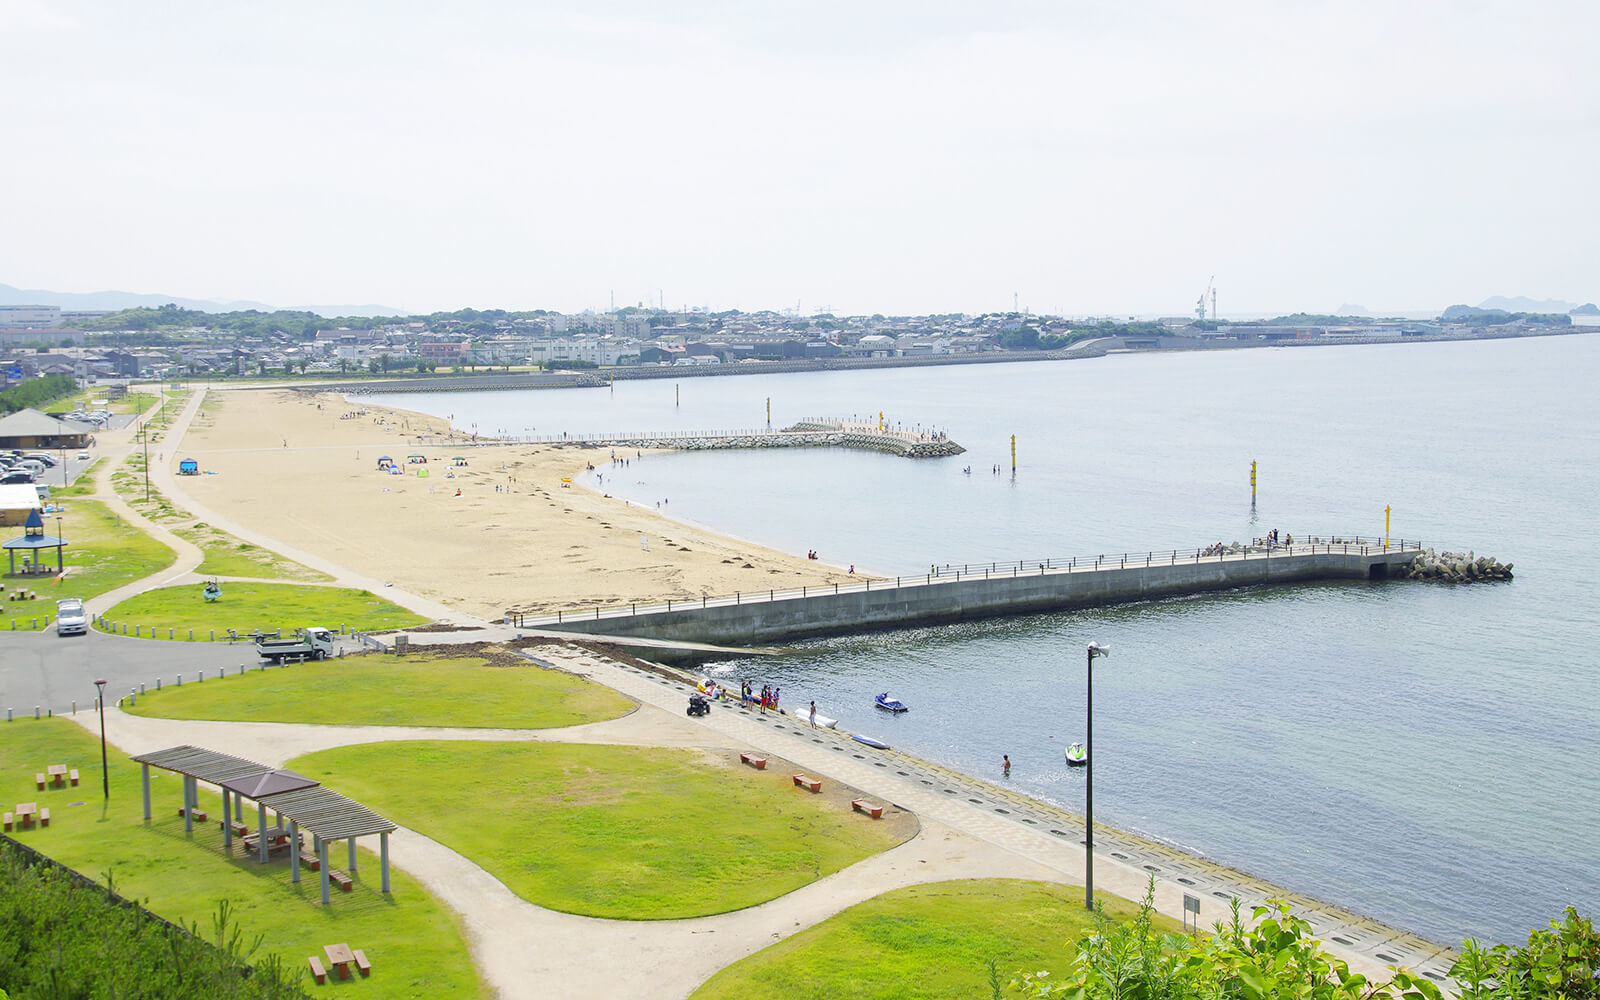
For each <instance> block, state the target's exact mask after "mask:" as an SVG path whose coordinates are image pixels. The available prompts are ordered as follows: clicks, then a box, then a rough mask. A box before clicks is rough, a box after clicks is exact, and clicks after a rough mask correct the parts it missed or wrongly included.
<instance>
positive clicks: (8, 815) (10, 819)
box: [6, 813, 13, 833]
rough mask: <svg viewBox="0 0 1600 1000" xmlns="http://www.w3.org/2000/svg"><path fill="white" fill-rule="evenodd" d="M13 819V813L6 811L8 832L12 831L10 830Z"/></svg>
mask: <svg viewBox="0 0 1600 1000" xmlns="http://www.w3.org/2000/svg"><path fill="white" fill-rule="evenodd" d="M12 821H13V820H12V816H11V814H10V813H6V832H7V833H10V832H11V824H12Z"/></svg>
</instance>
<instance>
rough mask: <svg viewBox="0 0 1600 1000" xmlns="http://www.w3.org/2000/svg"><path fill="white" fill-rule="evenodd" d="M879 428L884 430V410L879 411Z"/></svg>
mask: <svg viewBox="0 0 1600 1000" xmlns="http://www.w3.org/2000/svg"><path fill="white" fill-rule="evenodd" d="M878 430H880V431H881V430H883V411H882V410H879V411H878Z"/></svg>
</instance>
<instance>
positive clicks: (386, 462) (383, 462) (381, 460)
mask: <svg viewBox="0 0 1600 1000" xmlns="http://www.w3.org/2000/svg"><path fill="white" fill-rule="evenodd" d="M393 464H394V459H392V458H390V457H389V456H388V455H379V456H378V468H379V469H387V468H388V467H389V466H391V465H393Z"/></svg>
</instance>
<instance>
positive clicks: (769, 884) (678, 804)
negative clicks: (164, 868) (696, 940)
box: [288, 741, 910, 920]
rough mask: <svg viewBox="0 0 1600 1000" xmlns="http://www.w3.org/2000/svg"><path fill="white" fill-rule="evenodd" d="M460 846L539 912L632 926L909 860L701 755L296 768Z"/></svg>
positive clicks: (338, 756) (772, 781)
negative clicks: (872, 864)
mask: <svg viewBox="0 0 1600 1000" xmlns="http://www.w3.org/2000/svg"><path fill="white" fill-rule="evenodd" d="M288 766H289V767H290V768H292V769H293V770H295V771H298V772H299V773H301V774H305V775H307V776H310V777H313V778H317V779H319V780H322V781H326V782H328V783H329V784H331V785H333V786H334V787H336V788H339V789H341V790H344V791H345V792H346V793H347V794H349V795H350V796H351V797H353V798H355V799H357V800H359V801H361V802H363V803H365V804H367V805H370V806H371V807H372V808H374V809H377V810H378V811H379V812H381V813H383V814H384V815H386V816H388V817H390V818H392V819H394V820H395V821H396V822H398V823H400V824H401V825H403V826H405V827H407V828H409V829H412V830H416V831H418V832H419V833H423V834H426V835H427V836H429V837H432V838H434V839H435V840H438V841H439V842H441V843H443V844H445V845H447V846H449V847H450V848H452V849H453V850H455V851H457V852H459V853H460V854H462V855H464V856H465V857H467V858H470V859H471V860H472V861H474V862H475V863H477V864H478V865H480V866H481V867H483V868H484V869H485V870H486V871H488V872H489V873H490V874H492V875H494V876H495V877H496V878H498V879H500V880H501V881H502V882H504V883H505V884H506V885H507V886H508V887H509V888H510V889H511V891H512V892H514V893H516V894H517V895H519V896H521V897H522V898H524V899H526V900H528V901H530V902H533V903H537V904H538V905H540V906H543V907H547V908H549V909H552V910H559V911H562V912H566V913H579V914H585V915H588V916H595V917H608V918H614V919H626V920H664V919H673V918H680V917H697V916H705V915H707V914H711V913H725V912H728V911H730V910H738V909H742V908H744V907H747V906H752V905H754V904H756V903H762V902H766V901H767V900H769V899H776V898H777V897H779V896H782V895H783V894H785V893H787V892H791V891H793V890H795V889H798V888H800V887H801V886H803V885H807V884H809V883H811V882H814V881H816V880H817V879H819V878H822V877H823V876H825V875H829V874H832V873H833V872H836V871H838V870H840V869H841V868H844V867H846V866H848V865H851V864H853V863H855V862H857V861H860V860H861V859H863V858H866V857H869V856H870V855H872V854H875V853H877V852H879V851H884V850H887V849H888V848H890V847H893V846H895V844H897V843H899V842H900V841H901V840H902V839H903V838H904V837H905V836H910V833H909V832H906V831H907V827H902V826H899V825H898V824H895V825H894V826H893V828H897V829H899V830H900V831H901V832H900V833H899V834H898V835H897V834H896V833H893V832H891V829H892V826H891V824H890V823H886V822H880V823H874V822H872V821H870V820H866V819H864V818H862V817H861V816H860V815H858V814H854V813H852V812H851V811H850V808H849V805H848V804H846V805H844V807H843V808H841V807H840V806H839V805H838V804H837V803H832V802H828V801H826V800H825V799H822V798H819V797H813V796H811V795H809V794H806V793H804V792H801V791H799V790H798V789H796V788H794V787H793V785H792V784H791V782H790V780H789V776H788V775H786V774H784V775H779V774H776V773H773V772H771V771H767V772H758V771H754V770H751V769H748V768H739V767H738V765H737V764H732V765H729V764H727V763H725V762H722V761H721V760H720V759H713V758H711V757H710V756H709V755H705V754H702V753H699V752H696V751H687V750H665V749H656V748H634V747H618V746H604V745H568V744H556V743H460V742H451V743H444V742H432V741H419V742H396V743H380V744H371V745H365V746H350V747H339V748H337V749H333V750H325V751H321V752H318V753H314V754H308V755H306V756H304V757H300V758H298V759H296V760H293V761H290V762H289V765H288Z"/></svg>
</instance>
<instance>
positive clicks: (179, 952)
mask: <svg viewBox="0 0 1600 1000" xmlns="http://www.w3.org/2000/svg"><path fill="white" fill-rule="evenodd" d="M213 931H214V933H215V939H216V943H215V944H210V943H207V942H206V941H204V940H202V939H201V938H200V937H199V936H198V935H197V934H196V933H194V929H193V928H191V929H190V930H189V931H185V930H184V929H182V928H178V927H175V926H173V925H171V924H168V923H167V922H165V921H163V920H161V919H159V918H157V917H154V916H152V915H151V914H149V913H148V912H146V911H144V910H142V909H140V908H138V907H135V906H132V905H130V904H128V902H127V901H126V900H122V899H121V898H120V897H118V896H116V895H115V894H114V893H113V892H111V891H110V890H104V889H100V888H99V887H97V886H92V885H90V884H86V883H85V882H84V881H82V880H80V879H78V878H76V877H74V876H73V875H71V874H69V873H67V872H65V871H63V870H61V869H60V868H57V867H55V866H53V865H50V864H48V863H40V864H36V865H31V866H30V865H29V864H28V863H27V862H26V861H25V860H24V857H23V855H22V853H21V852H20V851H19V850H18V849H17V848H16V847H15V846H13V845H12V844H10V843H8V842H3V841H0V984H4V987H5V990H8V991H9V992H10V995H11V996H13V997H18V998H22V997H85V998H89V997H95V998H98V997H117V998H119V1000H120V998H129V1000H133V998H145V997H148V998H151V1000H191V998H192V1000H212V998H216V1000H234V998H238V1000H303V998H305V996H306V994H305V993H304V992H303V991H302V990H300V989H299V987H298V986H297V985H296V984H295V983H294V982H293V978H294V977H291V976H289V975H288V974H287V973H286V972H285V971H284V969H283V968H282V965H281V963H280V962H279V961H278V959H277V957H276V956H273V957H271V958H269V959H268V960H267V961H266V962H263V963H262V964H261V965H259V966H257V967H256V968H255V969H254V970H251V969H250V968H249V967H248V966H246V964H245V963H246V960H247V959H248V958H249V957H250V954H251V953H252V952H253V951H254V950H255V946H256V944H259V940H258V941H257V942H255V943H254V944H249V945H247V944H245V943H244V936H243V934H242V932H241V931H240V930H239V928H238V927H237V926H234V925H233V924H232V920H231V917H230V916H229V910H228V905H227V903H226V902H223V903H222V905H221V906H220V907H219V909H218V912H217V915H216V917H215V918H214V921H213ZM4 996H5V993H4V991H0V997H4Z"/></svg>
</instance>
